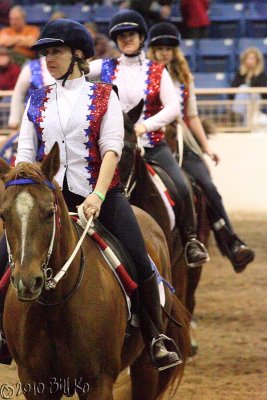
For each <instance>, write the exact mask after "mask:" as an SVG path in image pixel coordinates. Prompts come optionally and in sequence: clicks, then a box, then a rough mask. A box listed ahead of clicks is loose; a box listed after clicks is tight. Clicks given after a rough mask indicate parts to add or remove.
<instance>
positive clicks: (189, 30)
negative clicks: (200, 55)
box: [181, 0, 210, 39]
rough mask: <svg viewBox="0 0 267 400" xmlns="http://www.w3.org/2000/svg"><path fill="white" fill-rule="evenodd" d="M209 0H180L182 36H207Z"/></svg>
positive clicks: (198, 37)
mask: <svg viewBox="0 0 267 400" xmlns="http://www.w3.org/2000/svg"><path fill="white" fill-rule="evenodd" d="M209 3H210V1H209V0H181V13H182V17H183V25H184V36H185V37H186V38H188V39H201V38H205V37H207V36H208V28H209V25H210V19H209V15H208V9H209Z"/></svg>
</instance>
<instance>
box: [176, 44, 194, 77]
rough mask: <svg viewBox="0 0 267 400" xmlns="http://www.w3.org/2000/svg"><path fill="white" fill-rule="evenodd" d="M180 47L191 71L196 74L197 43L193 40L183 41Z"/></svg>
mask: <svg viewBox="0 0 267 400" xmlns="http://www.w3.org/2000/svg"><path fill="white" fill-rule="evenodd" d="M180 47H181V50H182V52H183V54H184V55H185V58H186V59H187V62H188V64H189V67H190V69H191V71H192V72H194V71H195V70H196V41H195V40H191V39H185V40H182V43H181V46H180Z"/></svg>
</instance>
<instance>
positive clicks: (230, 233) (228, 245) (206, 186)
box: [148, 22, 255, 272]
mask: <svg viewBox="0 0 267 400" xmlns="http://www.w3.org/2000/svg"><path fill="white" fill-rule="evenodd" d="M180 43H181V36H180V33H179V32H178V30H177V28H176V27H175V26H174V25H172V24H170V23H167V22H162V23H159V24H156V25H154V26H153V27H152V28H151V29H150V31H149V38H148V45H149V51H148V58H150V59H151V60H156V61H158V62H160V63H163V64H164V65H165V66H166V67H167V69H168V71H169V72H170V75H171V77H172V79H173V82H174V84H175V87H176V88H177V91H180V88H181V85H182V87H183V91H184V96H183V98H184V107H183V111H184V115H183V119H184V122H185V123H186V125H187V126H188V128H189V129H187V130H185V131H184V134H185V136H184V153H183V164H182V166H183V168H184V170H185V171H186V172H187V173H188V174H189V175H190V176H192V177H193V178H194V180H195V181H196V183H197V184H199V186H200V187H201V188H202V190H203V192H204V194H205V196H206V199H207V211H208V217H209V222H210V226H211V229H212V230H213V232H214V235H215V237H216V239H217V243H218V246H219V248H220V250H221V252H222V254H223V255H225V256H227V257H228V259H229V260H230V262H231V263H232V265H233V268H234V270H235V272H241V271H243V270H244V269H245V268H246V266H247V265H248V264H249V263H250V262H251V261H253V259H254V257H255V254H254V252H253V251H252V250H251V249H250V248H249V247H248V246H247V245H246V244H245V243H244V242H243V241H242V240H241V239H240V238H239V236H238V235H237V234H236V232H235V231H234V228H233V226H232V224H231V222H230V219H229V217H228V215H227V213H226V210H225V208H224V205H223V202H222V197H221V195H220V193H219V192H218V190H217V188H216V186H215V185H214V183H213V182H212V179H211V176H210V173H209V170H208V168H207V166H206V163H205V161H204V158H203V153H205V154H207V155H208V156H209V157H210V158H211V159H212V161H214V162H215V163H216V164H218V162H219V161H220V159H219V157H218V155H217V154H216V153H215V152H214V151H213V149H212V148H211V146H210V143H209V141H208V139H207V137H206V134H205V132H204V129H203V126H202V124H201V121H200V118H199V116H198V109H197V103H196V96H195V93H194V80H193V76H192V74H191V71H190V69H189V66H188V63H187V61H186V59H185V57H184V55H183V53H182V52H181V50H180V48H179V46H180Z"/></svg>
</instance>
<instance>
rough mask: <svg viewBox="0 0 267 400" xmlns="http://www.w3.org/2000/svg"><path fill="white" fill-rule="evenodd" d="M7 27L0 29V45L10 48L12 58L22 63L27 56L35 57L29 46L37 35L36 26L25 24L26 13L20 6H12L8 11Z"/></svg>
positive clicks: (37, 29)
mask: <svg viewBox="0 0 267 400" xmlns="http://www.w3.org/2000/svg"><path fill="white" fill-rule="evenodd" d="M9 25H10V26H9V27H6V28H2V29H0V46H3V47H6V48H9V49H10V50H12V55H13V56H14V60H15V61H16V62H17V63H18V64H20V65H22V64H23V63H24V62H25V61H26V60H27V59H28V58H35V52H33V51H32V50H30V47H31V46H32V45H33V44H34V43H35V42H36V40H37V39H38V37H39V34H40V30H39V28H38V27H37V26H34V25H27V24H26V13H25V11H24V9H23V8H22V7H20V6H14V7H12V8H11V10H10V12H9Z"/></svg>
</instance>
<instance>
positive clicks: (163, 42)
mask: <svg viewBox="0 0 267 400" xmlns="http://www.w3.org/2000/svg"><path fill="white" fill-rule="evenodd" d="M180 44H181V35H180V32H179V31H178V29H177V28H176V26H175V25H173V24H171V23H169V22H159V23H158V24H156V25H154V26H152V28H151V29H150V30H149V32H148V46H150V47H155V46H171V47H177V46H179V45H180Z"/></svg>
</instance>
